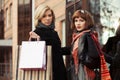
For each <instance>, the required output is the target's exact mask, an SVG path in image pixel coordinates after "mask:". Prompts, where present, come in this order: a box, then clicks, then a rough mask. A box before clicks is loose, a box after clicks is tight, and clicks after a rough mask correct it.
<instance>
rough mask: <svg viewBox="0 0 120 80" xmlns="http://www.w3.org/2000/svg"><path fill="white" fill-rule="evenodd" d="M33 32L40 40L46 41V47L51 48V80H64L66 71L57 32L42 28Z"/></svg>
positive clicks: (37, 28)
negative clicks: (49, 46)
mask: <svg viewBox="0 0 120 80" xmlns="http://www.w3.org/2000/svg"><path fill="white" fill-rule="evenodd" d="M34 32H35V33H37V34H38V35H39V36H40V39H41V40H44V41H46V45H51V46H52V64H53V65H52V67H53V68H52V69H53V80H66V69H65V65H64V62H63V57H62V53H61V52H60V50H61V41H60V39H59V36H58V34H57V32H56V31H55V30H54V29H51V28H44V27H36V29H35V30H34Z"/></svg>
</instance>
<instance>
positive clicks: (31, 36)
mask: <svg viewBox="0 0 120 80" xmlns="http://www.w3.org/2000/svg"><path fill="white" fill-rule="evenodd" d="M29 35H30V37H29V41H31V39H32V38H33V39H36V40H37V41H39V40H40V36H39V35H37V34H36V33H35V32H33V31H31V32H29Z"/></svg>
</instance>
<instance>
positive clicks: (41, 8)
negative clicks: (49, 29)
mask: <svg viewBox="0 0 120 80" xmlns="http://www.w3.org/2000/svg"><path fill="white" fill-rule="evenodd" d="M48 10H51V12H52V16H53V21H52V23H54V22H55V15H54V12H53V10H52V9H51V8H50V7H49V6H47V5H39V6H38V7H37V8H36V9H35V16H34V26H35V27H36V26H37V25H38V22H41V21H40V20H41V19H42V18H43V16H44V14H45V12H46V11H48Z"/></svg>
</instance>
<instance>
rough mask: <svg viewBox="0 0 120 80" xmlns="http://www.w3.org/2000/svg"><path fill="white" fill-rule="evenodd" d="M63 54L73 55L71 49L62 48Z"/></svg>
mask: <svg viewBox="0 0 120 80" xmlns="http://www.w3.org/2000/svg"><path fill="white" fill-rule="evenodd" d="M61 53H62V55H70V54H71V47H62V48H61Z"/></svg>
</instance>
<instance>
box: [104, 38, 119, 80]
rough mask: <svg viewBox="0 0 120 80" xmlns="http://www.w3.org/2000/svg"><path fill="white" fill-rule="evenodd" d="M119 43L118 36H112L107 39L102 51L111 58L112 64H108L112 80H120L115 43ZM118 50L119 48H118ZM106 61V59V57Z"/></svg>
mask: <svg viewBox="0 0 120 80" xmlns="http://www.w3.org/2000/svg"><path fill="white" fill-rule="evenodd" d="M119 41H120V36H113V37H110V38H108V41H107V43H106V44H105V45H104V46H103V51H104V52H106V54H107V55H109V56H110V57H112V62H111V63H110V64H111V65H110V74H111V77H112V80H119V79H120V75H118V74H120V73H119V72H120V71H119V70H120V65H119V64H120V54H119V53H118V52H117V43H118V42H119ZM119 49H120V48H119ZM118 54H119V55H118ZM106 59H108V58H107V57H106Z"/></svg>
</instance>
